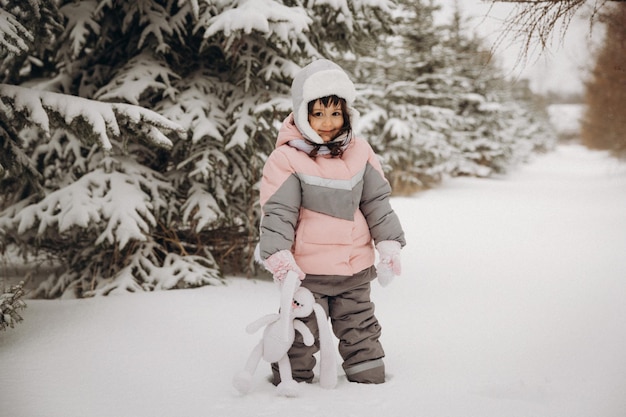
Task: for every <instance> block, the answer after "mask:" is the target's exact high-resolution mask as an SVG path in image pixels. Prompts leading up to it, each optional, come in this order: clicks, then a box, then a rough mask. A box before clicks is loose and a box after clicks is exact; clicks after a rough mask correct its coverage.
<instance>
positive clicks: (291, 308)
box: [233, 272, 337, 397]
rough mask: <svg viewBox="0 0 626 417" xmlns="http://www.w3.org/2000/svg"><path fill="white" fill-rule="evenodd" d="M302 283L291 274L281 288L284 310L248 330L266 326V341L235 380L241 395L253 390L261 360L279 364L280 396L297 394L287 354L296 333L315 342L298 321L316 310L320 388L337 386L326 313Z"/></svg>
mask: <svg viewBox="0 0 626 417" xmlns="http://www.w3.org/2000/svg"><path fill="white" fill-rule="evenodd" d="M299 283H300V280H299V279H298V276H297V275H296V274H295V273H294V272H289V273H288V274H287V277H286V278H285V280H284V282H283V285H282V289H281V308H280V312H279V313H276V314H269V315H266V316H263V317H261V318H260V319H258V320H256V321H254V322H253V323H251V324H249V325H248V326H247V327H246V331H247V332H248V333H250V334H252V333H254V332H256V331H257V330H259V329H260V328H261V327H263V326H265V330H264V331H263V338H262V339H261V341H260V342H259V343H258V344H257V345H256V346H255V347H254V349H253V350H252V353H250V356H249V357H248V361H247V362H246V365H245V367H244V369H243V370H242V371H241V372H239V373H238V374H237V375H236V376H235V378H234V379H233V385H234V386H235V388H236V389H237V390H238V391H239V392H240V393H242V394H245V393H247V392H249V391H250V389H251V387H252V376H253V374H254V371H255V370H256V368H257V366H258V364H259V361H260V360H261V358H263V360H265V361H267V362H270V363H274V362H277V363H278V368H279V373H280V379H281V383H280V384H279V385H278V387H277V391H278V394H280V395H283V396H286V397H295V396H297V395H298V383H297V382H296V381H294V380H293V377H292V376H291V364H290V362H289V357H288V356H287V351H288V350H289V348H290V347H291V345H292V344H293V341H294V339H295V335H296V330H297V331H298V332H300V333H301V334H302V337H303V339H304V343H305V344H306V345H307V346H311V345H312V344H313V343H314V340H313V334H312V333H311V331H310V330H309V328H308V327H307V326H306V325H305V324H304V323H303V322H302V321H300V320H298V318H302V317H307V316H309V315H310V314H311V313H312V312H313V311H315V317H316V319H317V324H318V327H319V334H320V356H321V357H320V385H321V386H322V387H323V388H329V389H330V388H334V387H335V385H336V384H337V368H336V362H335V355H334V353H333V350H334V346H333V343H332V339H331V335H330V329H329V328H328V321H327V319H326V313H325V312H324V309H323V308H322V306H320V305H319V304H317V303H316V302H315V298H314V297H313V294H311V292H310V291H309V290H308V289H306V288H304V287H299Z"/></svg>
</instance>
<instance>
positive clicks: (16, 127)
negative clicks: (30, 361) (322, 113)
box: [0, 0, 626, 298]
mask: <svg viewBox="0 0 626 417" xmlns="http://www.w3.org/2000/svg"><path fill="white" fill-rule="evenodd" d="M0 6H1V7H2V8H1V9H0V77H1V78H0V147H1V148H2V149H1V151H0V190H1V193H0V235H1V242H0V252H1V255H2V261H1V262H2V265H0V273H1V271H2V269H3V268H4V269H5V270H6V269H8V268H12V267H13V265H12V264H11V262H12V260H14V259H16V258H17V257H19V258H21V259H23V262H25V263H26V264H27V266H28V268H27V269H26V270H25V272H24V276H23V279H24V280H26V281H27V284H26V285H27V286H29V287H30V288H29V294H28V296H29V297H41V298H59V297H70V298H75V297H78V298H82V297H88V296H94V295H107V294H111V293H115V292H127V291H131V292H136V291H152V290H158V289H173V288H188V287H198V286H204V285H209V284H215V283H219V282H221V281H223V280H224V279H225V278H224V276H225V274H228V273H238V274H243V275H248V276H251V275H258V274H262V273H263V271H259V270H258V269H257V268H258V267H257V266H256V265H255V263H254V261H253V250H254V247H255V244H256V241H257V237H258V236H257V233H258V221H259V207H258V201H257V196H258V190H257V185H258V182H259V180H260V173H261V169H262V166H263V163H264V160H265V158H266V157H267V156H268V155H269V153H270V152H271V151H272V149H273V146H274V141H275V137H276V133H277V127H278V124H279V123H280V122H281V121H282V119H283V118H284V117H285V116H286V115H287V114H288V113H289V111H290V106H291V103H290V98H289V87H290V83H291V80H292V78H293V76H294V74H295V73H296V72H297V71H298V69H299V68H300V67H301V66H303V65H305V64H306V63H308V62H310V61H311V60H312V59H314V58H317V57H326V58H329V59H332V60H334V61H336V62H338V63H339V64H340V65H341V66H343V67H344V68H345V69H346V70H347V71H348V72H349V73H350V75H351V77H352V78H353V80H354V81H355V83H356V85H357V90H358V93H359V94H358V98H357V103H356V105H357V107H358V109H359V111H360V113H361V118H360V120H359V123H358V125H357V130H358V132H359V134H360V135H362V136H364V137H365V138H367V139H368V140H369V141H370V143H371V144H372V146H373V147H374V149H375V150H376V151H377V152H378V153H379V155H380V156H381V158H382V162H383V166H384V167H385V170H386V172H387V175H388V178H389V180H390V182H391V183H392V185H393V188H394V192H395V193H396V195H410V194H412V193H416V192H419V191H420V190H423V189H426V188H429V187H436V186H437V184H438V183H439V182H440V181H441V180H442V179H444V178H448V177H455V176H472V177H489V176H491V175H494V174H498V173H503V172H505V171H506V170H507V169H509V168H510V167H512V166H516V165H518V164H520V163H524V162H525V161H527V160H528V158H529V157H530V156H531V155H532V154H534V153H538V152H546V151H549V150H551V149H552V148H553V147H554V145H555V143H556V142H557V140H558V139H559V138H558V137H557V134H556V132H555V131H554V128H553V126H551V125H550V122H549V117H548V110H549V106H550V105H551V104H554V103H555V102H563V101H572V100H574V101H576V100H580V101H582V100H584V102H585V104H586V109H587V110H586V111H585V115H584V118H583V123H582V125H581V126H582V127H581V131H582V140H583V142H585V144H586V145H588V146H590V147H595V148H601V149H609V150H611V151H612V152H613V153H614V154H615V155H617V156H623V155H624V154H625V153H626V145H625V143H626V142H625V141H624V137H626V126H625V123H626V118H624V117H623V109H624V108H625V104H626V98H625V95H626V94H625V93H624V91H625V90H626V88H625V87H624V85H625V84H624V83H625V81H624V80H625V78H626V75H625V74H626V64H625V63H624V58H623V57H624V53H623V45H624V39H626V34H625V31H624V27H625V25H624V22H625V21H626V19H625V16H626V8H625V7H624V6H625V4H624V3H617V2H615V4H609V5H608V6H607V7H604V8H602V9H601V11H602V13H599V14H597V15H594V16H595V18H596V19H597V20H598V22H599V23H598V24H604V25H605V27H606V31H607V36H606V37H605V38H606V41H605V43H604V44H603V46H602V47H601V48H600V50H599V52H598V54H597V57H596V58H597V62H596V63H593V62H592V63H590V76H589V79H588V81H587V90H586V93H585V94H584V97H574V98H572V97H565V98H564V97H554V96H551V97H546V96H539V95H537V94H534V93H533V92H532V91H531V90H530V89H529V88H528V85H527V84H526V83H525V82H521V81H516V80H511V79H510V78H508V77H506V76H505V74H504V72H503V70H502V69H501V68H499V67H498V64H497V60H495V59H493V55H492V52H491V49H490V46H489V45H487V44H485V42H484V41H482V40H481V39H480V38H479V37H477V36H476V35H475V34H474V33H473V32H472V30H470V28H469V25H468V23H467V17H466V16H464V15H463V13H461V10H460V9H459V8H457V9H456V12H455V13H453V14H452V16H451V17H450V19H448V20H447V21H446V22H444V23H435V19H434V13H436V11H437V10H438V8H439V6H438V4H437V2H435V1H427V0H419V1H416V0H410V1H409V0H396V1H391V0H375V1H373V0H354V1H342V0H335V1H329V0H310V1H307V2H303V1H299V0H293V1H288V0H214V1H200V0H177V1H174V0H133V1H127V0H81V1H65V0H30V1H27V2H25V1H22V0H15V1H14V0H0ZM619 48H622V49H621V50H620V49H619ZM616 51H621V52H618V53H616ZM620 60H621V61H620ZM607 69H610V70H607ZM620 85H621V88H615V86H620ZM561 139H564V138H561ZM35 277H37V279H35ZM0 284H1V285H7V283H6V282H2V283H0ZM13 297H15V294H14V295H13Z"/></svg>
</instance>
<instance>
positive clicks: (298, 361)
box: [272, 266, 385, 385]
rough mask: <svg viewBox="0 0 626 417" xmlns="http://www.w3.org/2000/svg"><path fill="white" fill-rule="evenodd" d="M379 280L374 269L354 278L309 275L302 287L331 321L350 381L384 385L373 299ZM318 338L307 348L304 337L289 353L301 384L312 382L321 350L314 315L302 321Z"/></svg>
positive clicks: (299, 337)
mask: <svg viewBox="0 0 626 417" xmlns="http://www.w3.org/2000/svg"><path fill="white" fill-rule="evenodd" d="M375 277H376V270H375V268H374V267H373V266H372V267H370V268H368V269H365V270H363V271H361V272H359V273H357V274H355V275H353V276H351V277H345V276H329V275H307V276H306V278H305V279H304V280H303V281H302V286H303V287H306V288H308V289H309V290H310V291H311V292H312V293H313V295H314V296H315V300H316V301H317V303H318V304H320V305H321V306H322V307H323V308H324V310H325V311H326V315H327V316H328V317H329V318H330V322H331V325H332V329H333V332H334V334H335V336H336V337H337V339H339V354H340V355H341V357H342V358H343V364H342V366H343V369H344V371H345V373H346V377H347V378H348V380H349V381H352V382H360V383H370V384H372V383H373V384H380V383H383V382H385V365H384V363H383V360H382V358H383V357H384V356H385V352H384V351H383V348H382V345H381V344H380V342H379V338H380V335H381V327H380V325H379V323H378V320H377V319H376V316H375V315H374V303H373V302H372V301H371V300H370V282H371V281H372V280H373V279H374V278H375ZM301 320H302V321H303V322H304V323H305V324H306V325H307V326H308V327H309V329H310V330H311V332H312V333H313V336H314V337H315V343H314V344H313V346H306V345H305V344H304V342H303V339H302V335H301V334H300V333H298V332H296V339H295V341H294V343H293V345H292V347H291V349H290V350H289V352H288V356H289V361H290V363H291V368H292V375H293V378H294V379H295V380H296V381H298V382H302V381H304V382H311V381H312V380H313V368H314V367H315V364H316V358H315V357H314V356H313V355H314V354H315V353H317V352H318V351H319V330H318V327H317V322H316V321H315V314H314V313H313V314H311V315H310V316H308V317H306V318H304V319H301ZM272 373H273V383H274V384H275V385H278V384H279V383H280V375H279V373H278V365H277V364H276V363H273V364H272Z"/></svg>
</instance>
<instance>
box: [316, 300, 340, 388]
mask: <svg viewBox="0 0 626 417" xmlns="http://www.w3.org/2000/svg"><path fill="white" fill-rule="evenodd" d="M313 311H315V318H316V320H317V327H318V328H319V334H320V386H321V387H322V388H327V389H331V388H335V386H336V385H337V361H336V355H335V345H334V344H333V341H332V337H331V334H330V328H329V327H328V319H327V318H326V312H325V311H324V308H322V306H321V305H319V304H317V303H315V304H313Z"/></svg>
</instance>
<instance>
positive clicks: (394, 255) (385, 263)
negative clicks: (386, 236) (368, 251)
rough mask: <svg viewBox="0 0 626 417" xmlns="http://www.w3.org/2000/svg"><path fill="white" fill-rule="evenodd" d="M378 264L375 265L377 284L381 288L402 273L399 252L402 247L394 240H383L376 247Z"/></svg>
mask: <svg viewBox="0 0 626 417" xmlns="http://www.w3.org/2000/svg"><path fill="white" fill-rule="evenodd" d="M376 249H378V254H379V258H380V262H378V264H377V265H376V272H377V274H378V282H380V285H382V286H383V287H385V286H387V285H389V283H390V282H391V281H392V280H393V277H394V276H396V275H400V274H401V273H402V266H401V264H400V250H401V249H402V245H400V242H396V241H395V240H383V241H382V242H378V244H377V245H376Z"/></svg>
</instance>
